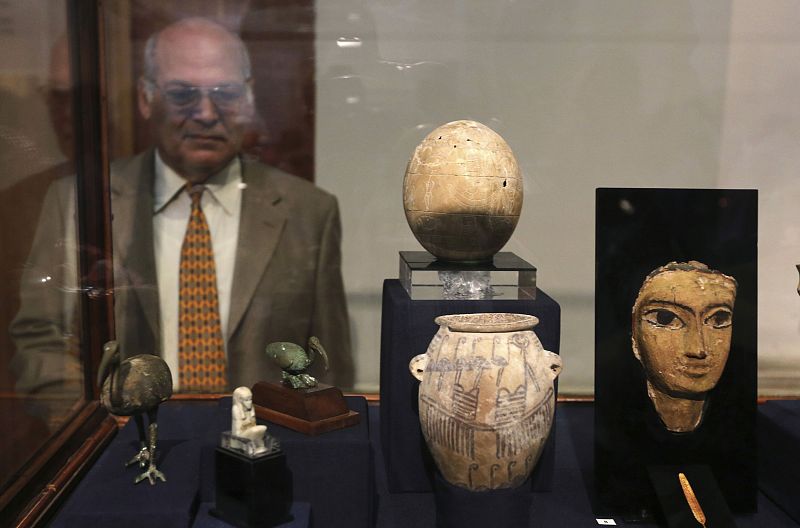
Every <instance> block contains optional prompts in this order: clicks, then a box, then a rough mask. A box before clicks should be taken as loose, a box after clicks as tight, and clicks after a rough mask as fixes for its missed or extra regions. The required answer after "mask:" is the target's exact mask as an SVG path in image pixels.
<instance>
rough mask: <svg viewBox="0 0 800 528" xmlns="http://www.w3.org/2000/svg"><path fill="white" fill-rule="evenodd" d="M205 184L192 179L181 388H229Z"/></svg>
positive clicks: (184, 250) (184, 251)
mask: <svg viewBox="0 0 800 528" xmlns="http://www.w3.org/2000/svg"><path fill="white" fill-rule="evenodd" d="M204 190H205V187H203V186H202V185H187V189H186V192H188V193H189V196H190V197H191V198H192V213H191V216H190V217H189V224H188V225H187V226H186V236H185V237H184V239H183V246H182V247H181V268H180V269H181V271H180V301H179V306H180V308H179V324H178V351H179V352H178V358H179V362H180V368H179V375H180V390H181V392H224V391H225V390H227V385H228V383H227V375H226V372H225V345H224V343H223V341H222V326H221V325H220V318H219V300H218V297H217V271H216V267H215V265H214V250H213V248H212V247H211V233H210V232H209V230H208V222H206V215H205V214H203V209H202V208H201V207H200V199H201V198H202V196H203V191H204Z"/></svg>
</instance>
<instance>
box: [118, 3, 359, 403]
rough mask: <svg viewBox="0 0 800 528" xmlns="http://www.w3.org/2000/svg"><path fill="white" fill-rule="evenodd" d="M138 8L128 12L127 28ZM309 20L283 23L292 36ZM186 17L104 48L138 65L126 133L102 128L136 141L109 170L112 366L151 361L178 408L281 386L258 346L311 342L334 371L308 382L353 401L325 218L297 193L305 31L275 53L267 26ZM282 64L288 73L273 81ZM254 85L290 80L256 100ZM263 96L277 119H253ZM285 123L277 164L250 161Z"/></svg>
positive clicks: (330, 228) (337, 252)
mask: <svg viewBox="0 0 800 528" xmlns="http://www.w3.org/2000/svg"><path fill="white" fill-rule="evenodd" d="M145 5H149V4H148V2H140V3H134V4H133V7H134V9H133V11H132V13H131V14H130V20H131V21H132V22H134V21H135V20H137V13H138V12H139V9H143V6H145ZM109 8H110V9H112V10H113V6H110V7H109ZM309 13H311V12H310V11H307V10H305V9H300V8H298V9H297V10H292V9H286V11H285V12H283V11H282V12H281V14H282V15H285V16H286V17H289V19H291V20H294V21H301V20H305V19H306V18H307V17H308V16H309ZM198 14H200V13H176V16H175V21H173V22H170V23H165V24H164V25H163V26H155V25H154V24H152V23H150V24H146V27H149V28H150V30H151V31H150V32H149V33H148V34H146V35H145V34H139V33H137V31H141V28H138V27H137V29H135V30H134V38H135V39H141V40H140V41H139V40H135V41H134V43H133V44H130V43H127V45H126V43H125V42H121V41H120V39H121V38H124V37H119V36H118V34H117V36H110V38H109V50H108V53H107V56H109V57H123V58H124V56H125V55H124V54H123V53H121V52H120V50H124V49H131V48H133V49H137V50H140V53H139V54H135V56H136V55H138V56H137V57H136V60H135V61H134V63H132V64H130V68H129V72H128V74H129V76H130V84H131V86H134V87H135V90H136V99H135V100H136V106H135V108H134V109H133V110H134V112H133V113H132V114H135V115H137V116H138V117H137V118H133V116H132V115H131V118H130V119H129V120H125V119H124V118H122V117H120V116H122V115H123V114H124V112H117V113H113V117H114V119H112V127H113V129H114V130H115V131H117V133H119V132H120V131H122V130H125V129H131V128H133V129H134V130H135V133H132V134H129V135H130V136H131V137H133V136H136V137H137V138H144V139H143V140H142V141H141V142H140V143H138V144H136V145H135V146H134V147H133V149H132V150H133V151H134V152H137V151H138V154H135V155H134V156H132V157H125V156H117V157H118V159H117V161H116V162H115V163H114V164H113V165H112V168H111V199H112V210H113V211H114V222H113V226H112V227H113V239H114V280H115V312H116V318H115V319H116V336H117V340H118V341H119V344H120V349H121V352H122V354H123V355H124V356H131V355H134V354H140V353H153V354H157V355H160V356H161V357H162V358H163V359H164V360H165V361H166V362H167V364H168V365H169V367H170V370H171V372H172V376H173V383H174V387H175V390H176V392H201V393H222V392H228V391H230V390H231V389H232V388H233V387H236V386H239V385H246V386H250V385H253V384H254V383H255V382H257V381H279V380H280V371H279V369H277V367H276V366H275V365H274V364H272V362H270V361H269V359H268V358H267V356H266V354H265V352H264V350H265V347H266V345H267V344H268V343H270V342H273V341H291V342H296V343H300V344H305V343H306V342H308V340H309V338H310V337H311V336H312V335H314V336H317V337H319V339H320V340H322V341H323V342H325V343H326V346H328V347H329V348H330V349H331V355H332V356H333V358H332V369H331V373H328V374H326V373H324V372H322V371H319V372H315V373H314V374H315V375H319V376H321V377H322V379H323V380H324V381H327V382H329V383H334V384H336V385H339V386H344V387H350V386H351V384H352V361H351V359H350V340H349V322H348V316H347V308H346V305H345V298H344V288H343V283H342V277H341V248H340V243H341V241H340V239H341V236H340V221H339V211H338V206H337V202H336V200H335V199H334V198H333V197H332V196H331V195H330V194H328V193H326V192H324V191H322V190H320V189H318V188H316V187H315V186H314V185H312V184H310V183H309V182H306V181H303V179H301V178H298V177H296V175H301V176H304V175H306V176H310V175H311V172H313V163H311V161H310V160H309V158H308V155H309V154H310V153H311V152H313V144H312V143H311V142H310V141H311V138H313V131H312V130H311V127H312V125H313V119H312V117H311V113H310V112H307V115H306V113H304V112H303V111H302V109H303V108H304V107H305V106H304V105H305V104H306V102H307V98H309V97H310V98H311V99H312V102H313V89H311V90H308V86H307V85H306V80H308V79H310V77H308V76H305V75H298V74H297V71H296V69H293V68H296V64H295V63H296V62H297V60H296V59H297V57H296V56H294V55H293V53H297V49H301V50H302V49H306V46H307V44H309V43H310V42H311V41H309V40H307V37H306V36H303V35H306V33H308V32H310V31H311V29H310V28H309V27H307V26H306V25H302V24H301V25H298V29H297V31H298V34H300V35H301V36H303V38H301V39H300V40H299V41H295V40H292V39H289V40H288V41H287V42H282V41H280V40H279V39H278V40H275V39H274V38H272V37H270V38H267V37H265V35H266V34H268V31H270V30H272V29H273V28H272V27H271V26H269V27H268V26H267V25H264V24H261V23H258V22H259V21H270V20H272V15H273V14H274V13H272V12H271V11H269V10H261V9H253V10H249V11H248V10H244V11H243V12H242V13H241V18H240V19H239V20H238V21H237V22H236V23H231V21H229V20H228V21H226V20H221V19H215V20H211V19H209V18H201V17H198V16H195V15H198ZM206 14H207V13H206ZM187 15H191V16H189V17H188V18H187ZM125 16H127V15H125V14H124V13H117V12H113V11H112V12H111V13H107V16H106V18H107V19H109V18H111V19H114V18H120V17H121V18H124V17H125ZM271 23H272V24H274V22H271ZM134 26H135V24H133V23H132V24H131V27H132V28H133V27H134ZM289 27H291V26H289ZM239 28H240V29H241V31H239V32H237V29H239ZM286 30H287V29H286V28H285V27H284V28H283V31H284V32H285V31H286ZM239 34H241V35H243V37H240V36H239ZM284 34H285V33H284ZM310 34H311V33H308V35H310ZM244 35H248V36H247V37H244ZM243 39H244V40H243ZM245 41H246V42H247V44H248V45H246V44H245ZM278 59H280V60H278ZM281 60H285V61H286V62H287V63H289V64H290V65H294V66H290V67H289V68H287V69H285V70H280V66H282V65H283V63H282V62H281ZM301 62H302V61H301ZM139 63H141V64H139ZM303 67H304V68H307V67H308V65H307V64H305V65H304V66H303ZM132 72H137V74H136V75H133V74H132ZM264 72H267V73H269V74H270V75H276V76H277V75H278V73H281V74H282V75H287V76H288V78H287V79H283V78H276V79H272V81H274V82H272V83H268V82H267V83H265V85H261V84H260V83H261V82H262V81H264V80H265V79H264V75H265V73H264ZM287 88H291V89H293V90H296V91H295V92H294V93H293V94H292V96H291V97H290V98H289V99H287V98H286V94H285V93H283V94H281V93H280V92H279V91H280V90H283V89H287ZM275 90H278V95H280V96H281V97H282V98H283V99H281V97H278V99H279V100H283V101H284V104H283V106H282V107H281V106H280V105H278V107H277V108H275V107H274V104H275V103H274V101H273V102H272V105H268V108H267V109H265V108H262V107H261V102H262V101H263V100H264V98H265V96H266V98H267V99H268V98H269V95H270V94H271V93H272V92H273V91H275ZM111 97H112V99H113V98H114V94H112V95H111ZM292 98H294V99H297V98H299V99H297V100H292ZM273 108H275V109H276V111H275V112H272V111H271V110H272V109H273ZM298 109H300V115H299V118H298V116H297V114H298ZM289 115H295V117H296V118H294V119H287V116H289ZM284 121H285V122H287V123H291V125H292V127H294V128H292V127H288V128H283V129H282V132H281V136H280V137H277V136H274V135H272V133H270V134H269V135H270V141H272V142H271V143H269V148H274V149H277V150H280V155H279V156H271V155H269V152H268V151H266V150H262V151H260V152H258V157H259V160H254V159H253V155H252V153H253V149H252V147H253V146H254V145H262V146H267V143H261V140H262V139H263V138H260V137H259V134H261V132H262V131H263V130H267V129H269V130H275V129H273V128H272V127H278V128H277V130H278V131H280V130H281V129H280V125H281V123H282V122H284ZM121 135H124V134H121ZM276 139H277V142H276ZM287 155H288V156H287ZM263 162H267V163H263ZM268 164H269V165H271V166H268ZM276 167H277V168H276ZM280 168H283V169H285V170H286V171H287V172H288V171H291V172H292V173H293V174H294V175H290V174H287V173H286V172H283V171H281V170H278V169H280ZM328 343H330V345H328Z"/></svg>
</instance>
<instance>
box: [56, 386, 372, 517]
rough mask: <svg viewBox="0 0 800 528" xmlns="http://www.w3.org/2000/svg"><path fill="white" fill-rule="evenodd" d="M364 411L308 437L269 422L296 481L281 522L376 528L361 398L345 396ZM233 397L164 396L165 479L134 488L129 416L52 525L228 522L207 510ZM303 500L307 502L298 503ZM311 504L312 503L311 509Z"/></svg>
mask: <svg viewBox="0 0 800 528" xmlns="http://www.w3.org/2000/svg"><path fill="white" fill-rule="evenodd" d="M346 399H347V404H348V407H349V408H350V409H351V410H354V411H356V412H359V413H361V414H362V417H363V418H362V420H361V422H360V423H359V424H358V425H355V426H353V427H349V428H346V429H340V430H338V431H332V432H329V433H325V434H322V435H319V436H314V437H311V436H305V435H303V434H301V433H297V432H295V431H291V430H289V429H286V428H284V427H281V426H278V425H274V424H269V423H267V425H268V427H269V429H268V431H269V433H270V434H272V435H273V436H275V437H277V438H278V440H279V441H280V443H281V448H282V449H283V452H284V454H285V455H286V462H287V465H288V467H289V470H290V471H291V473H292V480H293V483H294V490H293V497H294V501H295V502H294V504H293V506H292V514H293V516H294V519H293V520H292V521H288V522H287V523H286V524H283V525H281V526H291V527H307V526H311V524H310V522H311V518H312V517H314V518H318V519H325V522H324V526H331V527H339V526H341V527H371V526H374V524H375V523H374V510H375V486H374V471H373V462H372V450H371V449H370V440H369V421H368V420H367V415H368V413H367V404H366V400H364V398H361V397H347V398H346ZM230 411H231V400H230V398H223V399H222V400H220V401H219V402H216V401H212V402H189V401H186V402H179V401H169V402H166V403H165V404H163V405H162V406H161V407H160V409H159V415H158V424H159V430H158V452H159V454H158V467H159V469H161V470H162V471H163V472H164V474H165V475H166V479H167V481H166V482H158V483H157V484H156V485H155V486H151V485H150V484H148V483H147V482H142V483H139V484H136V485H134V483H133V481H134V478H135V477H136V475H138V474H139V473H140V472H141V470H139V468H138V467H136V468H134V467H133V466H131V467H129V468H125V467H124V463H125V462H126V461H128V460H130V458H131V457H132V456H133V455H135V454H136V452H137V451H138V449H139V441H138V434H137V432H136V426H135V424H134V423H133V421H131V422H130V423H128V424H127V425H126V426H125V427H124V428H123V429H122V430H121V431H120V433H119V434H118V435H117V436H116V438H114V440H113V441H112V442H111V444H110V445H109V447H108V448H107V449H106V450H105V452H104V453H103V454H102V455H101V456H100V458H99V459H98V461H97V462H96V463H95V464H94V466H93V467H92V468H91V470H90V471H89V473H87V475H86V476H85V477H84V478H83V480H82V481H81V483H80V484H79V485H78V486H77V487H76V489H75V491H74V492H73V493H72V494H71V495H70V497H69V499H68V500H67V502H66V503H65V505H64V507H63V508H62V509H61V511H60V512H59V513H58V514H57V516H56V517H55V519H54V520H53V526H55V527H65V528H71V527H81V528H84V527H87V526H114V527H115V528H126V527H131V528H134V527H135V528H141V527H142V526H147V527H148V528H160V527H170V528H172V527H201V526H203V527H205V526H229V525H227V524H225V523H223V522H222V521H220V520H219V519H214V518H213V517H210V516H209V515H208V510H209V508H213V505H214V499H215V497H214V493H215V492H214V452H215V449H216V447H217V445H218V444H219V438H220V433H221V432H222V431H224V430H229V429H230V426H231V412H230ZM303 504H305V506H303ZM309 505H310V506H309Z"/></svg>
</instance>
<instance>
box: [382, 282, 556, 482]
mask: <svg viewBox="0 0 800 528" xmlns="http://www.w3.org/2000/svg"><path fill="white" fill-rule="evenodd" d="M480 312H512V313H523V314H530V315H535V316H536V317H538V318H539V324H538V325H537V326H536V327H535V328H534V329H533V331H534V332H535V333H536V335H537V336H538V337H539V340H540V341H541V342H542V345H543V346H544V348H545V349H546V350H549V351H551V352H555V353H556V354H558V352H559V344H560V333H561V307H560V306H559V305H558V303H557V302H556V301H554V300H553V299H552V298H550V297H549V296H548V295H547V294H546V293H544V292H543V291H542V290H537V292H536V299H535V300H533V299H530V300H520V299H502V298H496V299H491V300H412V299H411V298H410V297H409V295H408V293H407V292H406V290H405V289H404V288H403V286H402V285H401V284H400V281H399V280H396V279H387V280H385V281H384V283H383V313H382V318H381V371H380V384H381V388H380V393H381V405H380V426H381V428H380V434H381V446H382V449H383V456H384V460H385V463H386V477H387V479H388V486H389V491H390V492H392V493H399V492H411V493H419V492H428V491H431V490H432V489H433V488H432V482H433V475H434V466H435V465H434V463H433V460H432V459H431V456H430V453H429V452H428V449H427V446H426V445H425V439H424V438H423V437H422V432H421V430H420V425H419V413H418V410H417V393H418V387H419V382H418V381H417V380H416V379H414V378H413V377H412V376H411V374H410V373H409V371H408V362H409V360H410V359H411V358H413V357H414V356H416V355H417V354H423V353H424V352H425V351H426V350H427V348H428V344H429V343H430V341H431V339H432V338H433V336H434V335H435V334H436V332H437V331H438V329H439V327H438V326H437V325H436V323H434V321H433V320H434V319H435V318H436V317H438V316H440V315H447V314H457V313H480ZM567 368H569V367H567ZM556 413H558V411H556ZM554 457H555V430H553V432H552V433H551V436H550V439H549V440H548V442H547V444H546V445H545V449H544V451H543V452H542V456H541V458H540V459H539V463H538V464H537V466H536V469H535V470H534V472H533V475H532V476H531V482H532V487H533V490H535V491H545V490H549V489H550V488H551V486H552V479H553V463H554Z"/></svg>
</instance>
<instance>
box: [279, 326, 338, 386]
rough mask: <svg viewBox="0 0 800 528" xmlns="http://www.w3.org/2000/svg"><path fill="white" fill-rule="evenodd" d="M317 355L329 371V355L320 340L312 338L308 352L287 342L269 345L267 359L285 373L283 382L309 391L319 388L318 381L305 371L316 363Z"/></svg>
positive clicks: (309, 341)
mask: <svg viewBox="0 0 800 528" xmlns="http://www.w3.org/2000/svg"><path fill="white" fill-rule="evenodd" d="M317 354H319V355H320V356H322V359H323V361H324V362H325V371H326V372H327V370H328V354H327V353H325V349H324V348H322V344H321V343H320V342H319V339H317V338H316V337H314V336H312V337H311V338H310V339H309V340H308V352H306V351H305V350H303V347H301V346H300V345H296V344H294V343H288V342H286V341H278V342H276V343H270V344H269V345H267V357H269V358H270V359H272V361H274V362H275V364H276V365H278V366H279V367H280V368H281V370H282V371H283V372H282V373H281V374H282V375H283V382H284V383H286V384H287V385H291V386H292V388H294V389H309V388H311V387H316V386H317V379H316V378H315V377H314V376H312V375H310V374H306V373H305V372H304V371H305V370H306V369H307V368H308V367H309V366H310V365H311V364H312V363H313V362H314V360H315V359H316V356H317Z"/></svg>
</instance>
